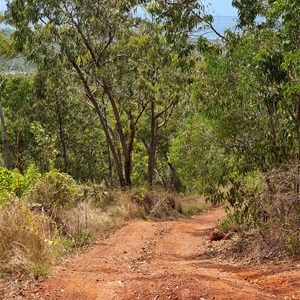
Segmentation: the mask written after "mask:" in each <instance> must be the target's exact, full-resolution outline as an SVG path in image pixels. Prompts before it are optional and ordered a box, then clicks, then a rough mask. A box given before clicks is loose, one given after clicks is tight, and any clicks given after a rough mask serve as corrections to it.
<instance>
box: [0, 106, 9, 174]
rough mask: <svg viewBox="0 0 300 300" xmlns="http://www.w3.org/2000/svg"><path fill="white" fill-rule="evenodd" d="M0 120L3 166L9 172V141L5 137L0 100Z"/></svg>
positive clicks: (5, 131)
mask: <svg viewBox="0 0 300 300" xmlns="http://www.w3.org/2000/svg"><path fill="white" fill-rule="evenodd" d="M0 118H1V125H2V134H3V140H4V164H5V167H6V168H7V169H9V170H11V160H10V151H9V140H8V135H7V130H6V123H5V119H4V115H3V109H2V101H1V100H0Z"/></svg>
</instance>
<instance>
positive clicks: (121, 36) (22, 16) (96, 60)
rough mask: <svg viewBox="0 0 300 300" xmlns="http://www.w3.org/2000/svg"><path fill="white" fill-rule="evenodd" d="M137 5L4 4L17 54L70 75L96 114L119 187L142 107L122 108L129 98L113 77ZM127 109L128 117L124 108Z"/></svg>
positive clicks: (127, 179)
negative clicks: (47, 60) (56, 65)
mask: <svg viewBox="0 0 300 300" xmlns="http://www.w3.org/2000/svg"><path fill="white" fill-rule="evenodd" d="M135 5H136V3H135V1H119V0H114V1H101V2H99V1H95V0H90V1H81V0H79V1H69V0H61V1H50V0H49V1H42V2H41V1H22V0H21V1H20V0H13V1H8V3H7V7H8V9H7V14H6V19H7V21H8V22H9V23H10V24H11V25H12V26H15V28H16V31H15V32H14V34H13V36H14V38H15V41H16V45H17V48H18V50H22V51H23V53H26V56H27V57H28V58H29V59H31V60H33V61H35V62H36V63H38V64H39V63H41V62H42V61H43V60H44V59H45V57H51V58H52V59H53V60H56V61H57V62H59V63H61V64H62V65H63V66H64V68H65V69H66V70H69V72H70V73H71V74H73V75H74V80H75V83H77V85H78V86H80V87H81V89H82V92H83V93H84V94H85V96H86V98H87V99H88V101H89V103H90V104H91V105H92V106H93V108H94V110H95V112H96V113H97V115H98V118H99V121H100V124H101V126H102V129H103V131H104V134H105V137H106V142H107V144H108V146H109V149H110V152H111V154H112V158H113V161H114V166H115V169H116V173H117V175H118V178H119V182H120V185H121V186H122V187H124V186H128V185H130V184H131V168H132V166H131V165H132V149H133V146H132V145H133V140H134V136H135V131H136V126H137V123H138V121H139V119H140V116H141V115H142V113H143V111H144V109H145V107H144V103H141V104H140V105H137V106H136V107H130V106H126V104H124V102H126V103H128V101H129V102H130V101H131V99H127V98H124V94H123V93H122V94H119V93H118V91H119V89H118V88H119V86H118V82H117V81H116V80H115V76H114V74H113V72H114V71H115V70H116V68H117V66H118V65H119V64H120V62H123V63H124V64H125V65H126V64H127V63H128V60H129V56H130V53H129V52H128V49H127V48H126V45H125V44H124V43H122V42H121V41H122V40H123V41H124V40H125V39H126V38H127V37H128V31H131V30H134V27H135V25H136V22H137V20H136V18H134V17H132V8H133V7H134V6H135ZM120 45H121V46H120ZM117 71H119V70H117ZM125 76H129V74H123V77H125ZM128 107H130V109H131V111H130V113H128V112H125V110H124V108H128ZM129 115H130V117H129V118H126V119H125V121H124V118H125V117H124V116H129ZM114 127H115V130H114ZM127 132H129V134H127Z"/></svg>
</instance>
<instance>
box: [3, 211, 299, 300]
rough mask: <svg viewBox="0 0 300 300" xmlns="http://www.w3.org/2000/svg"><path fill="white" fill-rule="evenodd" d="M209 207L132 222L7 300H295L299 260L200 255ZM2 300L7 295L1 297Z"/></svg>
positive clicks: (211, 214)
mask: <svg viewBox="0 0 300 300" xmlns="http://www.w3.org/2000/svg"><path fill="white" fill-rule="evenodd" d="M222 217H224V212H223V211H222V210H221V209H213V210H211V211H208V212H205V213H203V214H201V215H198V216H196V217H193V218H191V219H189V220H179V221H167V222H145V221H134V222H130V223H128V224H127V225H126V226H125V227H123V228H122V229H120V230H118V231H117V232H116V233H114V234H113V235H112V236H110V237H109V238H107V239H105V240H102V241H99V242H98V243H95V244H93V245H92V246H91V247H90V248H89V249H88V250H87V251H86V252H85V253H83V254H78V255H76V256H74V257H72V258H70V259H69V260H67V261H66V262H65V264H64V265H63V266H60V267H59V268H58V270H57V272H56V273H55V275H53V276H52V277H51V278H48V279H46V280H45V281H44V282H42V283H40V284H37V285H36V286H34V287H33V288H30V289H29V290H27V292H25V294H23V295H19V296H17V295H14V296H13V297H12V298H11V299H39V300H43V299H45V300H46V299H53V300H54V299H62V300H69V299H70V300H92V299H103V300H110V299H115V300H118V299H122V300H129V299H130V300H133V299H143V300H154V299H155V300H157V299H159V300H166V299H172V300H177V299H178V300H179V299H180V300H181V299H182V300H189V299H195V300H196V299H197V300H200V299H201V300H203V299H244V300H245V299H247V300H251V299H257V300H260V299H261V300H263V299H286V300H289V299H300V286H299V282H300V262H299V261H286V262H284V261H281V262H276V264H275V263H270V262H269V263H263V264H261V265H257V264H256V265H241V264H238V263H236V262H233V261H232V260H230V259H223V260H221V259H219V258H217V257H208V256H207V255H206V254H207V253H208V252H209V251H210V250H211V249H213V248H214V247H215V245H217V243H219V242H211V241H209V239H210V235H211V233H212V231H213V229H214V228H215V227H216V224H217V221H218V220H219V219H220V218H222ZM7 299H8V298H7Z"/></svg>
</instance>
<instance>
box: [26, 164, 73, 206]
mask: <svg viewBox="0 0 300 300" xmlns="http://www.w3.org/2000/svg"><path fill="white" fill-rule="evenodd" d="M76 195H77V187H76V183H75V180H74V179H73V178H72V177H71V176H69V175H68V174H64V173H60V172H59V171H58V170H56V169H55V168H52V169H51V171H50V172H47V173H45V174H44V175H43V177H42V178H41V179H40V181H39V182H38V183H37V184H36V185H35V186H34V187H33V188H32V189H31V191H30V193H29V194H28V196H27V199H28V200H29V201H31V202H32V203H39V204H41V205H43V207H45V208H47V209H50V210H54V211H55V210H57V209H61V208H66V207H71V206H74V205H75V203H76V197H75V196H76Z"/></svg>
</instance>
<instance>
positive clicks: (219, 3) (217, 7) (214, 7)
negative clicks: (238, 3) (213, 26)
mask: <svg viewBox="0 0 300 300" xmlns="http://www.w3.org/2000/svg"><path fill="white" fill-rule="evenodd" d="M0 1H2V0H0ZM231 2H232V0H202V3H203V4H207V3H210V4H211V5H210V9H209V10H210V12H211V13H212V14H213V15H216V16H237V10H236V9H235V8H234V7H232V5H231Z"/></svg>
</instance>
